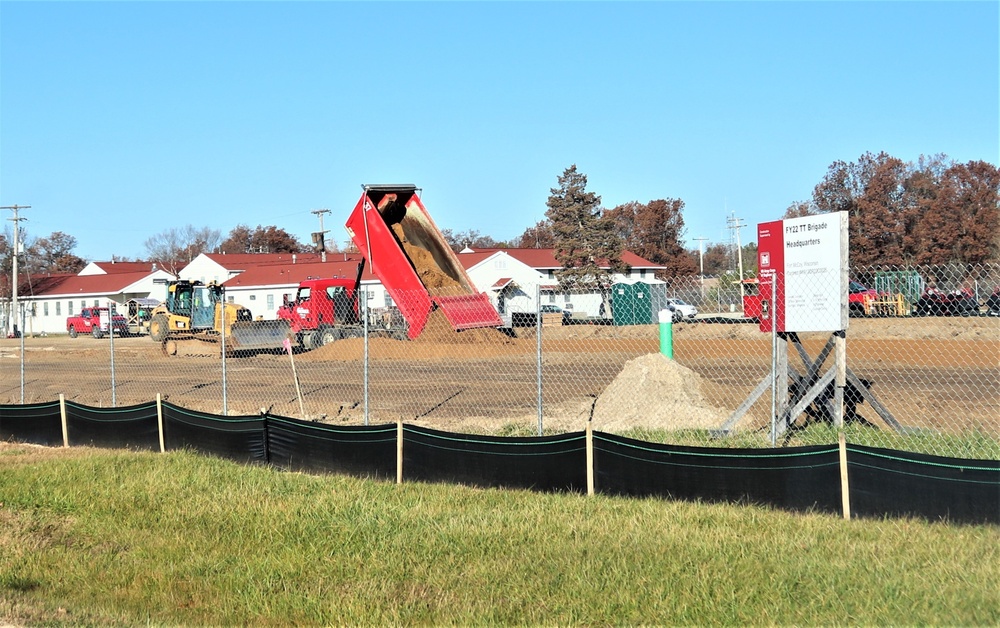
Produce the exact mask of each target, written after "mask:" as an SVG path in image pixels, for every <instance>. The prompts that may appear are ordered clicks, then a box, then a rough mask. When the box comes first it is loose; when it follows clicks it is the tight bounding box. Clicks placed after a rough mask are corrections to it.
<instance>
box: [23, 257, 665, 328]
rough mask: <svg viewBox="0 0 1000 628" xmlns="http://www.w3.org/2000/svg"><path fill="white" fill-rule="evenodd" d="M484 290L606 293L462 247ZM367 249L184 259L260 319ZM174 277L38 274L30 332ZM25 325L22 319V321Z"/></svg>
mask: <svg viewBox="0 0 1000 628" xmlns="http://www.w3.org/2000/svg"><path fill="white" fill-rule="evenodd" d="M458 259H459V262H460V263H461V264H462V266H463V267H464V268H465V269H466V272H467V274H468V275H469V278H470V280H471V281H472V283H473V285H474V286H475V287H476V289H477V290H478V291H479V292H485V293H487V294H488V295H489V296H490V301H491V302H492V303H493V305H494V307H496V308H497V311H498V312H499V313H500V314H501V315H502V316H503V317H504V318H505V319H507V320H508V321H509V318H510V314H511V313H512V312H532V313H533V312H535V311H536V307H535V302H536V299H538V298H539V296H540V298H541V302H542V304H543V305H557V306H559V307H560V308H562V309H565V310H570V311H572V312H573V314H574V316H602V315H603V314H604V307H605V303H606V296H607V295H601V294H600V293H597V292H578V293H572V294H570V293H564V292H562V291H561V290H560V289H559V286H558V282H557V280H556V272H557V271H558V270H559V269H560V268H561V266H560V264H559V263H558V262H557V261H556V259H555V254H554V251H553V250H552V249H489V250H476V251H473V250H470V249H466V250H465V251H463V252H461V253H459V254H458ZM622 259H623V261H624V262H626V263H627V264H629V265H630V266H631V270H630V271H629V273H628V274H627V275H621V274H616V275H614V281H616V282H623V283H629V282H632V283H634V282H636V281H641V282H644V283H648V284H651V285H654V284H662V283H663V282H661V281H659V280H657V279H655V278H654V277H653V273H654V272H655V271H657V270H660V269H661V267H660V266H657V265H655V264H653V263H652V262H649V261H648V260H644V259H642V258H641V257H639V256H637V255H634V254H632V253H629V252H625V253H623V255H622ZM360 261H361V256H360V255H359V254H357V253H354V254H346V253H331V254H328V255H327V261H326V262H323V261H321V257H320V255H317V254H313V253H297V254H296V253H277V254H237V255H227V254H220V253H203V254H201V255H199V256H198V257H196V258H195V259H194V260H192V261H191V262H190V263H189V264H188V265H187V266H185V267H184V268H183V269H182V270H181V271H180V274H179V278H180V279H187V280H191V281H201V282H203V283H206V284H207V283H211V282H216V283H220V284H222V285H223V286H224V287H225V289H226V300H227V301H228V302H230V303H238V304H240V305H242V306H243V307H246V308H247V309H249V310H250V311H251V313H252V314H253V316H254V318H259V319H264V320H273V319H275V318H277V316H278V308H280V307H281V305H282V304H283V303H284V302H285V299H286V298H287V299H291V298H292V297H294V296H295V293H296V291H297V289H298V286H299V282H301V281H303V280H305V279H317V278H330V277H347V278H350V279H354V278H355V277H356V276H357V268H358V263H360ZM172 279H174V277H173V276H172V275H171V274H170V273H168V272H166V271H164V270H162V269H156V268H155V267H154V265H153V264H151V263H149V262H91V263H90V264H88V265H87V266H86V267H85V268H84V269H83V271H81V272H80V274H78V275H53V276H45V277H42V278H39V279H36V280H35V281H36V285H34V286H33V287H32V289H31V290H29V291H28V293H27V294H24V296H23V297H22V298H23V300H24V302H25V303H27V304H28V305H27V308H28V309H27V310H26V316H27V319H26V322H25V326H24V329H25V332H26V333H39V332H46V333H61V332H65V331H66V317H67V316H70V315H71V314H75V313H77V312H79V310H80V308H81V307H83V306H84V305H88V306H89V305H107V304H108V303H109V302H114V303H117V304H123V303H125V301H127V300H129V299H133V298H153V299H157V300H160V301H162V300H165V299H166V283H167V281H170V280H172ZM361 285H362V287H363V288H364V289H365V290H367V291H368V293H369V294H370V296H369V297H368V305H369V307H371V308H383V307H390V306H392V305H393V303H392V299H391V297H390V296H389V293H388V291H387V290H386V289H385V286H383V285H382V283H381V282H380V281H379V280H378V278H377V277H375V276H374V275H372V274H371V272H370V269H369V268H368V266H367V265H366V267H365V270H364V274H363V275H362V277H361ZM19 327H20V325H19Z"/></svg>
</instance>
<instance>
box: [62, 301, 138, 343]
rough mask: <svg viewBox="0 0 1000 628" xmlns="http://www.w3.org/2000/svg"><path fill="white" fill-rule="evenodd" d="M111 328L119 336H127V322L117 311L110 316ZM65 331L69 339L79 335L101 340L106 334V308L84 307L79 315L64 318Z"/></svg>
mask: <svg viewBox="0 0 1000 628" xmlns="http://www.w3.org/2000/svg"><path fill="white" fill-rule="evenodd" d="M111 326H112V327H113V328H114V331H115V333H116V334H117V335H119V336H125V335H128V321H127V320H126V318H125V317H124V316H122V315H121V314H119V313H118V311H117V310H115V311H113V312H112V314H111ZM66 331H67V332H69V336H70V338H76V337H77V336H78V335H79V334H90V335H92V336H93V337H94V338H102V337H104V334H106V333H108V308H106V307H85V308H82V309H81V310H80V313H79V314H74V315H73V316H69V317H67V318H66Z"/></svg>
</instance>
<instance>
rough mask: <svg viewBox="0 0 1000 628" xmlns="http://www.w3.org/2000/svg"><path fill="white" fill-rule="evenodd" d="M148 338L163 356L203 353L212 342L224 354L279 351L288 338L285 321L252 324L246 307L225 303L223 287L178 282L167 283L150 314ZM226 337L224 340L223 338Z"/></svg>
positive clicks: (197, 282)
mask: <svg viewBox="0 0 1000 628" xmlns="http://www.w3.org/2000/svg"><path fill="white" fill-rule="evenodd" d="M150 314H151V318H150V321H149V337H150V338H152V339H153V342H159V343H162V346H163V353H164V354H165V355H178V354H179V353H188V354H198V353H204V347H205V346H206V345H205V344H204V343H212V344H214V345H216V346H217V347H218V348H216V349H215V350H216V351H218V350H220V349H221V345H222V344H223V343H225V349H226V353H232V354H235V353H237V352H245V351H257V350H265V349H280V348H282V346H283V343H284V341H285V340H286V339H288V338H289V336H290V330H289V326H288V321H285V320H280V319H279V320H271V321H255V320H253V315H252V314H251V313H250V310H248V309H247V308H245V307H243V306H241V305H237V304H235V303H226V301H225V294H224V290H223V288H222V286H219V285H217V284H215V283H214V282H213V283H210V284H208V285H205V284H203V283H202V282H200V281H188V280H177V281H171V282H169V283H168V284H167V300H166V301H165V302H164V303H162V304H160V305H158V306H156V307H155V308H154V309H153V311H152V312H151V313H150ZM223 336H225V337H223Z"/></svg>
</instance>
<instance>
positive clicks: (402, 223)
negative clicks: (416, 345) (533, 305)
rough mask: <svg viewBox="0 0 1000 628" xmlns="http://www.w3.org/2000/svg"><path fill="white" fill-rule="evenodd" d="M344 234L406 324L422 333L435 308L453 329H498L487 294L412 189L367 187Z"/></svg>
mask: <svg viewBox="0 0 1000 628" xmlns="http://www.w3.org/2000/svg"><path fill="white" fill-rule="evenodd" d="M362 187H363V188H364V192H363V193H362V195H361V199H360V200H359V201H358V203H357V205H355V207H354V211H353V212H352V213H351V215H350V217H349V218H348V219H347V224H346V225H345V226H346V228H347V232H348V234H350V236H351V239H352V240H353V241H354V244H355V245H356V246H357V247H358V251H360V252H361V254H362V255H363V256H364V258H365V259H366V260H367V261H368V263H369V264H371V269H372V272H373V273H374V274H375V276H376V277H378V278H379V280H380V281H381V282H382V285H384V286H385V289H386V291H388V292H389V295H390V296H391V297H392V299H393V302H394V303H395V304H396V306H397V307H398V308H399V310H400V312H401V313H402V315H403V317H404V318H405V319H406V322H407V323H408V329H407V335H408V336H409V337H410V338H411V339H412V338H416V337H417V336H419V335H420V333H421V332H422V331H423V330H424V326H425V325H426V324H427V319H428V318H429V317H430V314H431V312H432V311H433V310H434V309H440V310H441V311H442V312H443V313H444V315H445V318H447V319H448V322H449V323H450V324H451V326H452V328H453V329H455V330H463V329H473V328H478V327H500V326H501V325H503V322H502V321H501V320H500V316H499V315H498V314H497V311H496V309H495V308H494V307H493V304H492V303H490V299H489V296H488V295H486V294H484V293H479V292H476V289H475V287H474V286H473V284H472V281H471V280H470V279H469V276H468V275H467V274H466V272H465V269H464V268H462V265H461V263H460V262H459V261H458V257H457V256H456V255H455V253H454V251H452V250H451V247H450V246H448V243H447V241H445V239H444V236H443V235H442V234H441V231H440V230H439V229H438V228H437V226H436V225H435V224H434V221H433V220H431V217H430V214H428V213H427V210H426V209H425V208H424V205H423V203H422V202H421V201H420V197H419V196H418V195H417V187H416V186H414V185H409V184H406V185H365V186H362Z"/></svg>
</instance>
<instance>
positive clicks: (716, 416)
mask: <svg viewBox="0 0 1000 628" xmlns="http://www.w3.org/2000/svg"><path fill="white" fill-rule="evenodd" d="M728 416H729V413H728V412H727V411H725V410H722V409H720V408H716V407H714V406H712V405H710V404H709V403H708V401H706V399H705V397H704V396H703V394H702V379H701V376H700V375H698V374H697V373H695V372H694V371H692V370H691V369H689V368H686V367H684V366H681V365H680V364H678V363H677V362H675V361H673V360H668V359H667V358H666V357H664V356H663V355H662V354H659V353H650V354H647V355H643V356H640V357H638V358H635V359H633V360H630V361H629V362H627V363H626V364H625V367H624V368H623V369H622V372H621V373H619V375H618V377H616V378H615V380H614V381H613V382H611V383H610V384H608V387H607V388H605V389H604V392H603V393H601V396H600V397H599V398H598V399H597V403H596V404H595V405H594V419H593V426H594V429H597V430H601V431H606V432H620V431H623V430H626V429H629V428H633V427H645V428H654V429H656V428H659V429H667V430H680V429H711V428H717V427H719V426H721V425H722V424H723V423H724V422H725V420H726V418H728Z"/></svg>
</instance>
